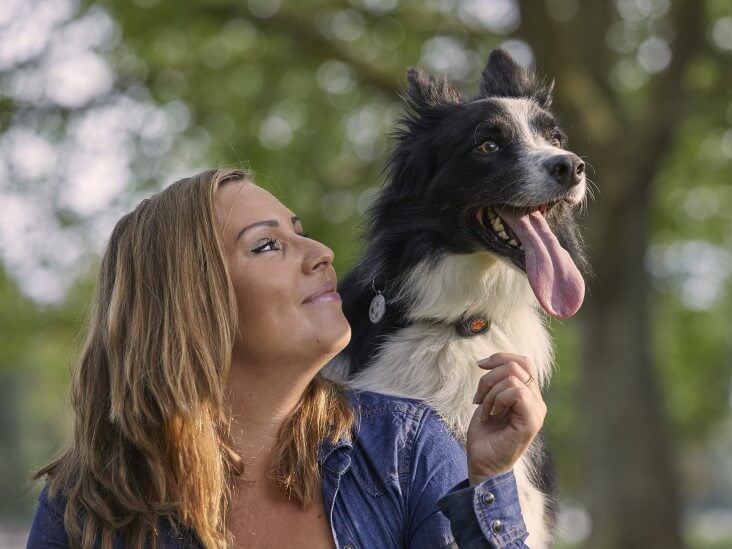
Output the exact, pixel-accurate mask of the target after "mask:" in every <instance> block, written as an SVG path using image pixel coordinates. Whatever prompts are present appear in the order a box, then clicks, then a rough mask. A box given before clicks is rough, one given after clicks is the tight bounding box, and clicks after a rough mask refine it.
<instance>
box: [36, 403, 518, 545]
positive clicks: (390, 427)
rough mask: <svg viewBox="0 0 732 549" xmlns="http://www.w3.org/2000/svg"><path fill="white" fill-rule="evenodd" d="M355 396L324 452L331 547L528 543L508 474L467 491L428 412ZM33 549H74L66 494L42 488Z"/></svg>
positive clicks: (459, 457) (460, 465)
mask: <svg viewBox="0 0 732 549" xmlns="http://www.w3.org/2000/svg"><path fill="white" fill-rule="evenodd" d="M349 396H350V398H351V401H352V403H353V405H354V410H355V411H356V426H355V429H354V437H353V441H352V442H349V441H347V440H341V441H339V442H338V443H336V444H324V445H323V446H321V448H320V449H319V452H318V460H319V462H320V464H321V472H322V483H323V502H324V505H325V510H326V513H327V514H328V517H329V519H330V524H331V529H332V532H333V540H334V542H335V547H337V548H338V549H349V548H350V549H357V548H359V549H370V548H373V549H386V548H405V547H408V548H420V549H429V548H443V547H462V548H470V549H473V548H479V547H480V548H483V547H490V548H492V547H511V548H521V547H526V546H525V545H524V543H523V542H524V540H525V539H526V537H527V536H528V533H527V531H526V527H525V526H524V522H523V518H522V515H521V509H520V507H519V503H518V493H517V488H516V480H515V478H514V476H513V473H512V472H508V473H504V474H502V475H498V476H496V477H493V478H490V479H488V480H486V481H485V482H483V483H481V484H479V485H477V486H469V485H468V482H467V480H466V479H467V460H466V454H465V449H464V448H463V447H462V446H461V445H460V444H459V443H458V442H457V440H455V438H454V437H453V436H452V435H451V434H450V432H449V431H448V430H447V428H446V426H445V425H444V423H443V422H442V420H440V419H439V417H438V416H437V415H436V414H435V412H434V411H433V410H432V409H431V408H430V407H429V406H427V405H425V404H423V403H421V402H418V401H415V400H409V399H402V398H396V397H390V396H384V395H380V394H377V393H370V392H352V393H350V395H349ZM160 530H161V534H162V539H159V541H158V544H159V546H162V547H166V548H176V549H178V548H182V547H191V546H195V544H194V543H191V542H190V540H189V541H186V540H185V538H183V537H181V535H180V534H179V535H175V534H173V533H171V532H170V531H169V529H166V528H164V527H163V525H161V529H160ZM166 530H167V531H166ZM28 547H29V548H34V549H35V548H36V547H38V548H40V547H68V545H67V540H66V533H65V531H64V529H63V501H62V498H55V499H54V500H49V499H48V498H47V496H46V489H45V488H44V490H43V491H42V492H41V495H40V496H39V506H38V509H37V511H36V514H35V517H34V519H33V526H32V527H31V532H30V538H29V540H28ZM115 547H122V543H121V540H119V539H117V540H115Z"/></svg>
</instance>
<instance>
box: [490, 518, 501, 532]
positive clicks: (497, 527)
mask: <svg viewBox="0 0 732 549" xmlns="http://www.w3.org/2000/svg"><path fill="white" fill-rule="evenodd" d="M491 530H493V533H494V534H500V533H501V532H503V523H502V522H501V521H500V520H494V521H493V523H492V524H491Z"/></svg>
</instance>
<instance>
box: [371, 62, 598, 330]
mask: <svg viewBox="0 0 732 549" xmlns="http://www.w3.org/2000/svg"><path fill="white" fill-rule="evenodd" d="M407 82H408V87H407V91H406V97H405V100H406V103H407V107H408V110H407V114H406V115H405V117H404V118H403V119H402V122H401V124H400V126H399V127H398V129H397V130H396V133H395V136H396V141H397V143H396V147H395V150H394V152H393V154H392V157H391V159H390V161H389V165H388V170H389V184H388V185H387V186H386V187H385V189H384V192H383V193H382V196H381V199H380V200H379V203H377V204H376V205H375V213H376V214H377V215H378V214H379V213H381V214H388V215H390V216H394V215H396V216H399V218H400V220H401V223H403V224H404V225H403V226H410V227H411V229H412V230H417V231H419V230H423V231H425V233H429V235H430V240H431V241H432V244H433V245H436V246H438V247H439V248H441V249H442V250H443V251H445V252H448V253H466V252H467V253H470V252H476V251H485V252H488V253H490V254H493V255H495V256H498V257H500V258H502V259H504V260H506V261H509V262H511V263H513V264H514V265H516V266H517V267H519V268H520V269H522V270H523V271H525V272H526V274H527V276H528V278H529V282H530V284H531V287H532V288H533V290H534V293H535V294H536V296H537V298H538V300H539V303H540V304H541V305H542V307H543V308H544V309H545V310H546V311H547V313H548V314H550V315H551V316H554V317H557V318H566V317H569V316H572V315H573V314H574V313H575V312H576V311H577V309H579V307H580V305H581V303H582V300H583V297H584V280H583V278H582V275H581V274H580V269H582V268H584V267H585V260H584V255H583V253H582V246H581V239H580V236H579V232H578V230H577V226H576V223H575V221H574V217H573V210H574V209H575V208H576V207H577V206H578V205H579V204H580V203H581V202H582V201H583V200H584V198H585V192H586V180H585V163H584V162H583V161H582V159H580V158H579V157H578V156H577V155H575V154H574V153H572V152H570V151H569V150H567V148H566V138H565V135H564V133H563V132H562V130H561V129H560V127H559V125H558V123H557V120H556V118H555V117H554V115H553V114H552V113H551V112H550V110H549V109H550V107H551V102H552V85H547V84H546V83H544V82H541V81H538V80H537V79H536V78H535V77H534V75H533V73H531V72H529V71H527V70H526V69H524V68H522V67H521V66H520V65H518V64H517V63H516V62H515V61H514V60H513V59H512V58H511V57H510V56H509V55H508V54H506V53H505V52H503V51H502V50H496V51H494V52H492V53H491V55H490V58H489V60H488V64H487V66H486V68H485V69H484V71H483V73H482V75H481V81H480V85H479V91H478V93H477V95H476V96H475V97H472V98H470V99H467V100H463V99H462V98H461V96H460V94H459V92H458V91H457V90H456V89H455V88H454V87H453V86H452V85H451V84H450V83H449V82H447V80H445V79H442V80H438V79H436V78H434V77H432V76H431V75H429V74H426V73H423V72H419V71H416V70H413V69H412V70H409V71H408V73H407ZM578 266H579V268H580V269H578Z"/></svg>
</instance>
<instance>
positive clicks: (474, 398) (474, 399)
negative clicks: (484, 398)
mask: <svg viewBox="0 0 732 549" xmlns="http://www.w3.org/2000/svg"><path fill="white" fill-rule="evenodd" d="M479 403H480V399H479V398H478V391H475V396H474V397H473V404H479Z"/></svg>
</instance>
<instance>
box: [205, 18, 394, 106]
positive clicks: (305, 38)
mask: <svg viewBox="0 0 732 549" xmlns="http://www.w3.org/2000/svg"><path fill="white" fill-rule="evenodd" d="M201 11H202V13H204V14H205V15H208V16H213V17H215V18H217V19H224V20H227V21H228V20H230V19H231V18H233V17H243V18H245V19H247V20H248V21H249V22H250V23H252V24H253V25H255V26H256V27H257V28H258V29H260V30H267V31H270V32H271V31H274V32H279V33H282V34H284V35H286V36H288V37H289V38H290V39H292V40H293V41H296V42H297V43H298V44H301V45H302V46H298V48H296V49H302V50H303V51H304V50H306V49H307V50H308V51H310V52H313V51H315V52H317V53H318V54H319V55H320V56H322V57H323V58H325V59H337V60H338V61H341V62H343V63H345V64H347V65H349V66H350V67H351V68H352V69H353V70H354V71H355V72H356V73H357V74H358V76H359V78H360V79H361V80H362V81H363V82H364V83H366V84H368V85H370V86H373V87H374V88H376V89H377V90H379V91H381V92H383V93H385V94H387V95H389V96H392V97H396V96H397V94H399V92H400V91H401V87H400V80H401V79H400V78H399V77H397V76H395V75H393V74H391V73H389V72H385V71H383V70H380V69H378V68H377V67H375V66H374V65H372V64H370V63H368V62H366V61H364V60H363V59H360V58H359V57H357V56H356V55H354V54H352V53H351V52H349V51H348V47H347V44H343V43H336V42H334V41H332V40H329V39H328V38H326V37H325V36H323V35H322V34H320V33H319V32H318V31H317V27H316V25H315V24H314V23H312V22H309V21H308V20H307V19H305V18H304V17H302V16H298V15H292V14H288V13H285V11H284V10H282V9H280V10H279V11H277V13H276V14H274V15H273V16H271V17H268V18H266V19H263V18H259V17H255V16H253V15H252V14H251V13H249V12H248V11H247V10H246V9H245V8H243V7H241V6H240V5H239V4H233V5H229V6H226V5H223V6H222V5H207V6H206V7H203V8H201ZM303 46H304V47H303Z"/></svg>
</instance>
